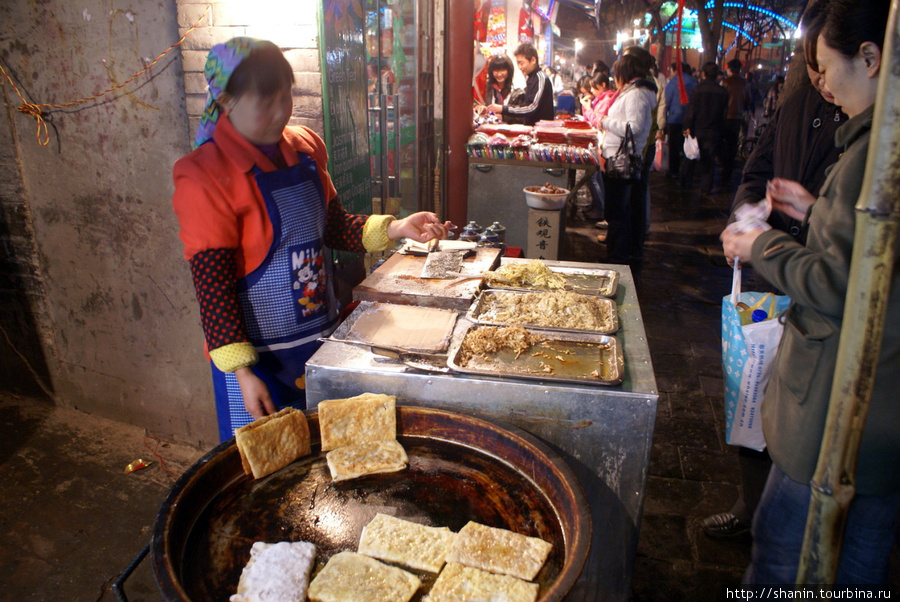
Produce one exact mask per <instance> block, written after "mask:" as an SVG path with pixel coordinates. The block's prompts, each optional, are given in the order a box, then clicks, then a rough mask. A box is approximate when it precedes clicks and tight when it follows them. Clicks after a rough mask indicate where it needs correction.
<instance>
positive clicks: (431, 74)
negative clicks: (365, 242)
mask: <svg viewBox="0 0 900 602" xmlns="http://www.w3.org/2000/svg"><path fill="white" fill-rule="evenodd" d="M435 4H436V3H435V2H433V1H432V0H366V2H365V47H366V77H367V80H368V88H367V111H366V115H367V120H366V121H367V134H368V141H369V155H370V159H371V160H370V164H371V175H372V179H371V181H372V211H373V212H375V213H391V214H394V215H407V214H409V213H413V212H415V211H421V210H430V211H436V212H437V213H438V214H440V215H442V216H443V212H442V211H441V206H440V205H441V201H440V192H439V188H438V186H437V185H436V183H437V174H436V173H435V167H436V165H437V141H436V139H435V119H436V115H435V79H436V78H435V65H434V63H435V59H434V56H435V47H434V31H435V27H434V23H435Z"/></svg>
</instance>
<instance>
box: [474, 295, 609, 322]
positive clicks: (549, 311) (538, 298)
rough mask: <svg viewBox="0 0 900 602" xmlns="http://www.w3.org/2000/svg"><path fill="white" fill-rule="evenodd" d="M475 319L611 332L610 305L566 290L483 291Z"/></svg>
mask: <svg viewBox="0 0 900 602" xmlns="http://www.w3.org/2000/svg"><path fill="white" fill-rule="evenodd" d="M480 302H481V310H480V312H479V313H478V316H477V319H478V321H481V322H493V323H497V324H527V325H530V326H541V327H545V328H565V329H571V330H593V331H596V332H612V331H613V330H615V328H614V326H615V324H614V323H613V314H612V305H611V303H610V301H609V300H607V299H598V298H597V297H591V296H588V295H582V294H579V293H573V292H570V291H552V292H541V293H508V292H499V291H485V292H484V293H482V295H481V298H480Z"/></svg>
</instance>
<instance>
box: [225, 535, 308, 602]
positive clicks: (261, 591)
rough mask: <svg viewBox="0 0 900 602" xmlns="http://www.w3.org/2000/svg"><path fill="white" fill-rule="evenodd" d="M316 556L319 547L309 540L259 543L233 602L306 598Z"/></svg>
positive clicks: (253, 549)
mask: <svg viewBox="0 0 900 602" xmlns="http://www.w3.org/2000/svg"><path fill="white" fill-rule="evenodd" d="M315 558H316V546H314V545H313V544H311V543H309V542H306V541H296V542H289V541H282V542H278V543H265V542H262V541H257V542H255V543H254V544H253V546H252V547H251V548H250V560H248V561H247V565H246V566H245V567H244V570H243V571H241V579H240V581H239V582H238V587H237V593H236V594H234V595H233V596H231V597H230V598H229V600H230V602H258V601H261V600H267V601H270V602H294V601H295V600H305V599H306V592H307V589H308V588H309V574H310V572H311V571H312V567H313V561H314V560H315Z"/></svg>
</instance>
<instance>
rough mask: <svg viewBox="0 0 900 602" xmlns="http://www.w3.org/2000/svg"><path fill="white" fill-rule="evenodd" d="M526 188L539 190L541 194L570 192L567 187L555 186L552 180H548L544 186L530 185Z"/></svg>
mask: <svg viewBox="0 0 900 602" xmlns="http://www.w3.org/2000/svg"><path fill="white" fill-rule="evenodd" d="M525 190H527V191H528V192H537V193H539V194H568V192H569V191H568V190H566V189H565V188H560V187H559V186H554V185H553V184H551V183H550V182H547V183H546V184H544V185H543V186H529V187H528V188H526V189H525Z"/></svg>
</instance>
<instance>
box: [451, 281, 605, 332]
mask: <svg viewBox="0 0 900 602" xmlns="http://www.w3.org/2000/svg"><path fill="white" fill-rule="evenodd" d="M529 293H531V294H549V291H501V290H496V289H486V290H484V291H482V292H481V294H480V295H478V297H477V298H476V299H475V301H473V302H472V305H471V306H470V307H469V311H468V312H467V313H466V318H467V319H468V320H469V321H470V322H472V323H474V324H479V325H492V326H505V325H509V324H511V323H515V324H521V325H522V326H527V327H529V328H535V329H539V330H553V331H559V332H587V333H592V334H615V332H616V331H617V330H619V314H618V311H617V310H616V302H615V301H613V300H612V299H609V298H607V297H596V296H591V295H586V296H587V297H589V298H591V299H593V300H594V301H596V302H597V305H598V311H602V312H607V313H608V314H611V316H610V318H611V320H610V323H611V326H610V327H609V328H607V329H602V330H587V329H584V328H559V327H557V326H539V325H537V324H526V323H524V322H494V321H491V320H490V319H485V318H484V314H485V312H486V311H487V309H488V303H489V301H490V299H491V298H492V296H493V295H527V294H529Z"/></svg>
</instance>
